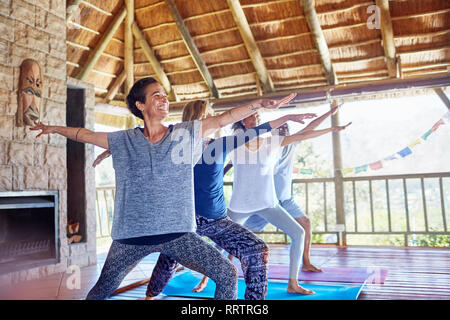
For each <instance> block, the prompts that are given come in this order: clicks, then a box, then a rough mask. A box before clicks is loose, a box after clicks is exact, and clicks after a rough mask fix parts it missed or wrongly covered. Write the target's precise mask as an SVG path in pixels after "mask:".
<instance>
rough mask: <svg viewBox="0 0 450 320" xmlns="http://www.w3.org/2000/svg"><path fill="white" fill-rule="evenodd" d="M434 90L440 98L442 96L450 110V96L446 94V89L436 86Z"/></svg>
mask: <svg viewBox="0 0 450 320" xmlns="http://www.w3.org/2000/svg"><path fill="white" fill-rule="evenodd" d="M434 91H435V92H436V94H437V95H438V96H439V98H441V100H442V102H443V103H444V104H445V106H446V107H447V108H448V109H449V110H450V101H449V100H448V97H447V95H446V94H445V92H444V90H442V89H441V88H435V89H434Z"/></svg>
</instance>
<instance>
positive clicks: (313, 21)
mask: <svg viewBox="0 0 450 320" xmlns="http://www.w3.org/2000/svg"><path fill="white" fill-rule="evenodd" d="M300 3H301V5H302V6H303V11H304V12H305V17H306V21H307V22H308V26H309V29H310V30H311V35H312V38H313V39H314V42H315V44H316V47H317V50H318V51H319V57H320V61H321V62H322V65H323V68H324V69H325V75H326V78H327V81H328V83H329V84H330V85H336V84H338V79H337V76H336V72H335V71H334V68H333V64H332V63H331V58H330V52H329V50H328V44H327V42H326V40H325V36H324V35H323V31H322V27H321V26H320V21H319V18H318V16H317V12H316V9H315V7H314V0H300Z"/></svg>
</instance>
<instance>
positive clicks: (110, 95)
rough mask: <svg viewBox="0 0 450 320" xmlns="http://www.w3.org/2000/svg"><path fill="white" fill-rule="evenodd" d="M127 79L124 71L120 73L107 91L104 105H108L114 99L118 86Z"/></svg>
mask: <svg viewBox="0 0 450 320" xmlns="http://www.w3.org/2000/svg"><path fill="white" fill-rule="evenodd" d="M126 77H127V74H126V73H125V71H122V72H121V73H120V75H119V76H118V77H117V78H116V80H114V83H113V84H112V86H111V88H110V89H109V90H108V93H107V94H106V96H105V98H104V100H103V101H104V103H109V102H110V101H111V100H113V99H114V97H115V96H116V94H117V91H119V88H120V86H121V85H122V84H123V82H124V81H125V78H126Z"/></svg>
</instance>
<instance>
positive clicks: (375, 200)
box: [97, 172, 450, 246]
mask: <svg viewBox="0 0 450 320" xmlns="http://www.w3.org/2000/svg"><path fill="white" fill-rule="evenodd" d="M335 183H336V182H335V179H334V178H317V179H294V180H293V181H292V190H293V194H294V196H295V199H296V201H297V203H298V204H299V205H300V207H301V208H302V209H303V210H304V211H305V213H306V214H307V215H308V216H309V217H310V219H311V222H312V226H313V237H314V238H313V240H314V242H315V243H343V244H347V243H349V244H352V245H358V244H368V245H369V244H370V245H374V244H375V245H377V244H378V245H402V246H409V245H425V246H427V245H428V246H445V244H446V243H449V242H450V232H449V224H450V216H449V211H450V172H443V173H426V174H406V175H387V176H366V177H347V178H343V184H344V198H345V199H344V215H340V216H339V215H338V214H337V212H336V209H335V208H336V203H335V201H336V199H335ZM224 186H225V188H232V183H231V182H225V183H224ZM114 191H115V188H114V186H108V187H99V188H97V225H98V227H97V236H98V237H109V232H110V228H111V222H112V215H113V207H114V205H113V204H114ZM258 234H259V235H260V236H261V237H263V239H264V240H266V241H267V242H271V243H288V242H289V238H288V237H287V236H286V234H285V233H283V232H282V231H281V230H279V229H277V228H275V227H274V226H272V225H269V226H267V227H266V228H265V229H264V231H263V232H261V233H258Z"/></svg>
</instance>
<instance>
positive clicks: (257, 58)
mask: <svg viewBox="0 0 450 320" xmlns="http://www.w3.org/2000/svg"><path fill="white" fill-rule="evenodd" d="M227 3H228V6H229V7H230V10H231V13H232V14H233V18H234V21H235V22H236V25H237V26H238V29H239V33H240V34H241V37H242V40H244V44H245V48H246V49H247V52H248V54H249V56H250V59H251V60H252V63H253V67H254V68H255V70H256V74H257V75H258V80H259V81H260V83H261V86H262V88H263V89H264V91H265V92H274V91H275V87H274V85H273V81H272V78H271V77H270V75H269V72H268V71H267V68H266V66H265V64H264V59H263V57H262V55H261V52H260V51H259V48H258V45H257V44H256V41H255V38H254V37H253V34H252V30H251V29H250V26H249V25H248V21H247V18H246V16H245V13H244V10H243V9H242V7H241V4H240V3H239V0H227Z"/></svg>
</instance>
